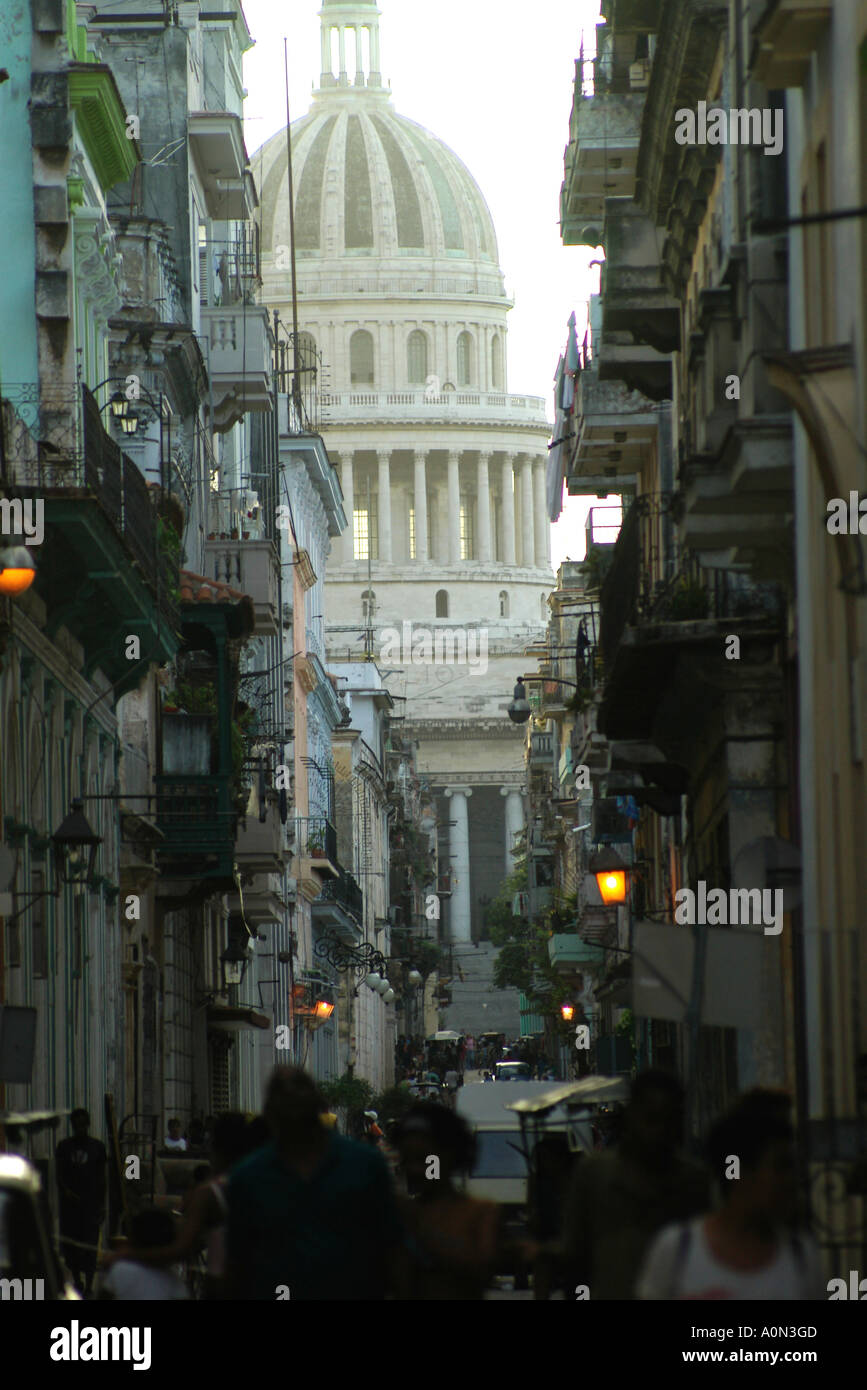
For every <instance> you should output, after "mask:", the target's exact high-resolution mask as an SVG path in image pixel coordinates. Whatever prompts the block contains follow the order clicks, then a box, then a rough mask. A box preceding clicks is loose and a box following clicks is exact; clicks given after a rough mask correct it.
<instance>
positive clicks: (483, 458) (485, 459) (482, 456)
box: [478, 449, 494, 464]
mask: <svg viewBox="0 0 867 1390" xmlns="http://www.w3.org/2000/svg"><path fill="white" fill-rule="evenodd" d="M478 455H479V463H488V464H489V463H490V462H491V459H492V458H493V457H494V450H493V449H479V450H478Z"/></svg>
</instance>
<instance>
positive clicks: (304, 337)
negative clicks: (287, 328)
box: [298, 333, 316, 372]
mask: <svg viewBox="0 0 867 1390" xmlns="http://www.w3.org/2000/svg"><path fill="white" fill-rule="evenodd" d="M298 364H299V366H300V368H301V370H302V372H303V371H305V370H306V371H310V370H311V368H313V367H315V366H316V339H315V338H314V336H313V334H312V333H299V334H298Z"/></svg>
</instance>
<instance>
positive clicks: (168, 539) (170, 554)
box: [157, 516, 181, 603]
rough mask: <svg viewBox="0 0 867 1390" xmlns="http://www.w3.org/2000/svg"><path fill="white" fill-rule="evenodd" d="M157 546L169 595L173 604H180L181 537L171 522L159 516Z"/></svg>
mask: <svg viewBox="0 0 867 1390" xmlns="http://www.w3.org/2000/svg"><path fill="white" fill-rule="evenodd" d="M157 544H158V546H159V549H160V555H162V557H163V559H164V560H165V562H166V568H167V570H168V591H169V595H170V596H171V599H172V601H173V602H174V603H180V601H181V590H180V580H179V573H180V566H181V537H180V535H179V534H178V532H177V530H176V529H175V526H174V524H173V520H172V521H169V520H164V519H163V518H162V517H161V516H158V517H157Z"/></svg>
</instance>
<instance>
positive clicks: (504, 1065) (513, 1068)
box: [497, 1062, 530, 1081]
mask: <svg viewBox="0 0 867 1390" xmlns="http://www.w3.org/2000/svg"><path fill="white" fill-rule="evenodd" d="M529 1075H530V1068H529V1065H528V1064H527V1063H526V1062H498V1063H497V1076H498V1077H499V1079H500V1080H501V1081H510V1080H512V1079H513V1078H515V1077H520V1078H522V1079H526V1078H527V1077H529Z"/></svg>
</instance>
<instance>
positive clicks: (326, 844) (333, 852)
mask: <svg viewBox="0 0 867 1390" xmlns="http://www.w3.org/2000/svg"><path fill="white" fill-rule="evenodd" d="M297 827H298V828H297V831H296V834H295V853H296V854H297V855H299V856H301V857H302V858H305V859H328V860H329V861H330V862H331V863H332V864H336V863H337V831H336V830H335V828H334V826H333V825H332V824H331V821H330V820H328V819H327V817H325V816H299V817H298V821H297Z"/></svg>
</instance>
